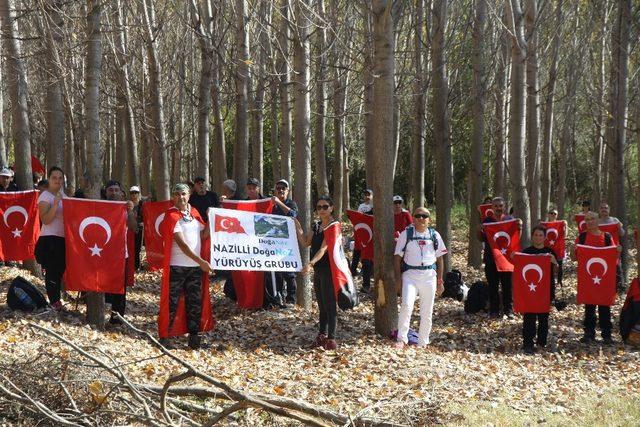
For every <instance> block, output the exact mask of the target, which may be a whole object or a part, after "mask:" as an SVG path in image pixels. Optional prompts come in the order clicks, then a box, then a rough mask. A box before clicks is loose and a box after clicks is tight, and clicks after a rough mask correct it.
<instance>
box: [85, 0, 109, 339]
mask: <svg viewBox="0 0 640 427" xmlns="http://www.w3.org/2000/svg"><path fill="white" fill-rule="evenodd" d="M101 15H102V3H101V2H100V1H99V0H88V1H87V65H86V67H87V69H86V74H85V78H86V83H85V88H86V92H85V123H86V125H85V138H86V147H87V175H88V185H87V188H86V196H87V197H88V198H90V199H99V198H100V187H101V180H102V172H103V168H102V155H103V152H102V149H101V145H100V71H101V66H102V33H101V28H100V25H101V24H100V20H101ZM104 310H105V307H104V294H102V293H97V292H89V293H87V321H88V322H89V324H91V325H94V326H95V327H96V328H98V329H102V328H104Z"/></svg>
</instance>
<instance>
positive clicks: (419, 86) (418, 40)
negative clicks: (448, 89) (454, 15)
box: [407, 0, 428, 207]
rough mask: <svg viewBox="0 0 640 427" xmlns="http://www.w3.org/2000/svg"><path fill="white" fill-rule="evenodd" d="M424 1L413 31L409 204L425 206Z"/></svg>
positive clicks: (425, 88)
mask: <svg viewBox="0 0 640 427" xmlns="http://www.w3.org/2000/svg"><path fill="white" fill-rule="evenodd" d="M424 9H425V8H424V0H417V1H416V9H415V14H414V16H415V28H414V30H413V49H414V58H413V61H414V63H413V65H414V72H415V73H416V76H415V80H414V82H413V134H412V140H411V167H410V178H409V179H410V181H409V184H410V191H409V200H408V201H407V203H408V205H410V206H413V207H417V206H424V168H425V151H424V148H425V140H426V118H427V117H426V116H427V115H426V96H425V95H426V92H427V80H428V76H427V67H426V66H425V62H426V61H425V58H424V53H425V52H426V49H425V47H424V45H425V38H424V37H423V34H424V32H425V31H426V26H425V19H424V18H425V16H424V15H425V10H424Z"/></svg>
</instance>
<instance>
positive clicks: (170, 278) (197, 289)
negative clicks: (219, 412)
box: [158, 184, 214, 349]
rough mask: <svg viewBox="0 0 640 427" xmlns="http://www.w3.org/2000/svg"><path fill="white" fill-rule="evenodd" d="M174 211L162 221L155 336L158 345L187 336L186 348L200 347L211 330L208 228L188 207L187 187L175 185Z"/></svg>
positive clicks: (171, 209) (210, 269) (212, 325)
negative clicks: (204, 336)
mask: <svg viewBox="0 0 640 427" xmlns="http://www.w3.org/2000/svg"><path fill="white" fill-rule="evenodd" d="M172 200H173V205H174V206H173V207H172V208H170V209H169V210H167V211H166V212H165V218H164V220H163V221H162V225H161V227H162V233H161V234H162V236H163V238H164V261H163V270H162V288H161V294H160V313H159V314H158V332H159V335H160V342H161V343H162V345H164V346H165V347H167V348H172V344H171V342H170V341H169V337H172V336H176V335H183V334H185V333H187V332H188V333H189V348H191V349H198V348H200V347H201V338H200V336H199V335H198V333H199V332H203V331H208V330H211V329H213V327H214V320H213V315H212V311H211V301H210V298H209V273H213V268H212V267H211V265H210V264H209V262H208V261H206V259H205V258H207V256H208V255H207V254H208V248H207V246H206V245H203V243H202V242H203V241H204V240H206V239H207V238H208V237H209V228H208V227H205V223H204V220H203V219H202V218H201V217H200V214H199V213H198V211H197V210H196V209H195V208H194V207H193V206H191V205H189V203H188V200H189V186H188V185H186V184H176V186H175V187H174V189H173V193H172Z"/></svg>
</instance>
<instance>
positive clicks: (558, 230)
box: [540, 221, 567, 259]
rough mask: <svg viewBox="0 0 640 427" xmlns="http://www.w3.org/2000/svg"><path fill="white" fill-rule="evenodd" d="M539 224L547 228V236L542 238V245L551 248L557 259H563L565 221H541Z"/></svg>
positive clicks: (565, 233) (565, 234) (564, 252)
mask: <svg viewBox="0 0 640 427" xmlns="http://www.w3.org/2000/svg"><path fill="white" fill-rule="evenodd" d="M540 225H541V226H543V227H544V228H546V229H547V237H546V238H545V239H544V245H545V246H546V247H548V248H551V249H553V252H555V254H556V256H557V257H558V259H564V257H565V255H566V246H565V239H566V237H567V227H566V223H565V222H564V221H542V222H540Z"/></svg>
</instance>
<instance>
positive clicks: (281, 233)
mask: <svg viewBox="0 0 640 427" xmlns="http://www.w3.org/2000/svg"><path fill="white" fill-rule="evenodd" d="M238 226H240V222H238ZM253 227H254V230H255V233H256V236H258V237H274V238H276V239H288V238H289V226H288V225H287V219H286V218H277V217H273V216H266V215H255V216H254V217H253ZM240 229H241V230H242V227H241V226H240ZM242 233H244V230H242Z"/></svg>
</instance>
